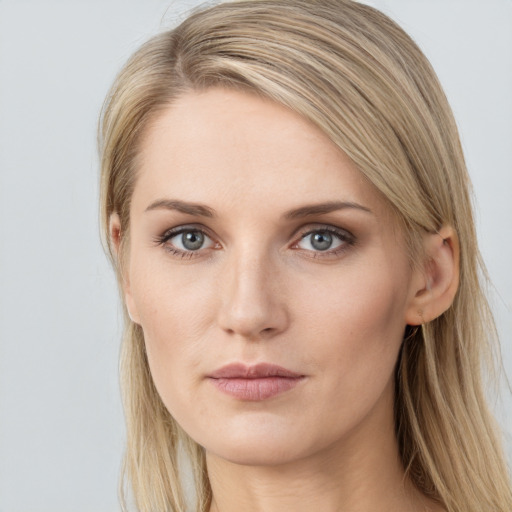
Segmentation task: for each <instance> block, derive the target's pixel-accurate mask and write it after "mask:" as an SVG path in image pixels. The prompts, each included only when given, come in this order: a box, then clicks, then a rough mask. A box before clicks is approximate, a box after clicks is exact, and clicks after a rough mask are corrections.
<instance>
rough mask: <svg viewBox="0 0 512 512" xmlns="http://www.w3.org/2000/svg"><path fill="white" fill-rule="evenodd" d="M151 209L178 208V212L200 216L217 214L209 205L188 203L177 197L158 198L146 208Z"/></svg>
mask: <svg viewBox="0 0 512 512" xmlns="http://www.w3.org/2000/svg"><path fill="white" fill-rule="evenodd" d="M151 210H177V211H178V212H182V213H188V214H189V215H196V216H200V217H214V216H215V210H214V209H212V208H209V207H208V206H205V205H202V204H197V203H186V202H184V201H178V200H176V199H158V200H156V201H154V202H153V203H151V204H150V205H149V206H148V207H147V208H146V211H147V212H149V211H151Z"/></svg>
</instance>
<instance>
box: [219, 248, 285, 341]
mask: <svg viewBox="0 0 512 512" xmlns="http://www.w3.org/2000/svg"><path fill="white" fill-rule="evenodd" d="M278 266H279V265H278V262H277V261H276V259H275V258H273V257H272V255H271V254H270V251H268V250H265V249H264V248H263V247H262V246H261V245H259V246H257V244H253V243H247V244H245V245H241V246H239V247H237V248H236V249H233V251H232V252H231V254H230V257H228V258H227V259H226V266H225V271H224V274H225V275H224V276H223V278H222V281H223V284H222V286H221V290H220V293H221V294H222V300H221V303H222V306H221V311H220V313H219V322H220V324H221V327H222V328H223V329H224V330H225V331H227V332H229V333H230V334H238V335H240V336H242V337H245V338H259V337H269V336H271V335H273V334H276V333H278V332H281V331H282V330H283V329H284V328H285V326H286V323H287V314H286V310H285V309H286V308H285V305H284V302H283V297H282V295H281V293H280V292H281V291H282V290H280V288H279V281H280V280H279V268H278Z"/></svg>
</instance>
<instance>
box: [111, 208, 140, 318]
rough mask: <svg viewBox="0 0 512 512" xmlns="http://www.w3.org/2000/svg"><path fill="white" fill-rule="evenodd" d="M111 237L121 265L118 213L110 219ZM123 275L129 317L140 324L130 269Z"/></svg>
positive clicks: (122, 272) (124, 271)
mask: <svg viewBox="0 0 512 512" xmlns="http://www.w3.org/2000/svg"><path fill="white" fill-rule="evenodd" d="M108 231H109V237H110V245H111V247H112V249H113V253H114V258H115V261H116V264H117V265H119V251H120V247H121V237H122V232H121V219H120V218H119V215H118V214H117V213H113V214H112V215H111V216H110V219H109V225H108ZM120 275H121V280H122V281H121V285H122V288H123V295H124V302H125V304H126V310H127V311H128V316H129V317H130V320H131V321H132V322H135V323H137V324H140V321H139V314H138V312H137V307H136V305H135V302H134V300H133V296H132V293H131V288H130V269H129V268H123V269H120Z"/></svg>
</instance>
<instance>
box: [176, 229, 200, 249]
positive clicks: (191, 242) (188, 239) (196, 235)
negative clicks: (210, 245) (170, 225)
mask: <svg viewBox="0 0 512 512" xmlns="http://www.w3.org/2000/svg"><path fill="white" fill-rule="evenodd" d="M181 242H182V243H183V247H185V249H188V250H189V251H197V249H201V246H202V245H203V243H204V235H203V233H201V232H200V231H187V232H186V233H183V234H182V235H181Z"/></svg>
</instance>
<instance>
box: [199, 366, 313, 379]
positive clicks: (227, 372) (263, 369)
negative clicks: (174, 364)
mask: <svg viewBox="0 0 512 512" xmlns="http://www.w3.org/2000/svg"><path fill="white" fill-rule="evenodd" d="M208 376H209V377H210V378H212V379H261V378H266V377H286V378H292V379H297V378H299V377H303V376H304V375H301V374H300V373H296V372H292V371H291V370H287V369H286V368H283V367H282V366H278V365H276V364H271V363H258V364H254V365H247V364H244V363H232V364H228V365H226V366H223V367H222V368H219V369H218V370H215V371H214V372H212V373H211V374H209V375H208Z"/></svg>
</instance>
